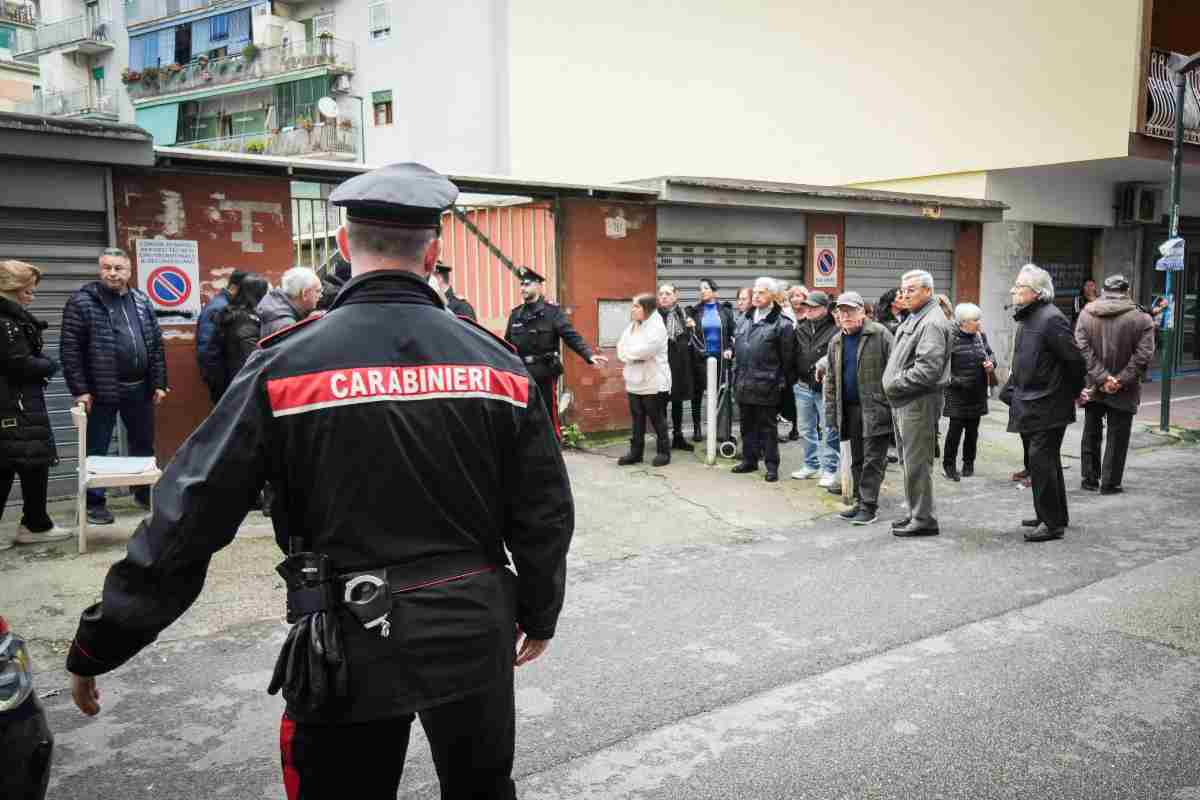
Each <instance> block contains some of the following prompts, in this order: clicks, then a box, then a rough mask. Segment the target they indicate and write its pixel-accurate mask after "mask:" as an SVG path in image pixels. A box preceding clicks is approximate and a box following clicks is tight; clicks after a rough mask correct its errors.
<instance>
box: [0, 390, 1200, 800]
mask: <svg viewBox="0 0 1200 800" xmlns="http://www.w3.org/2000/svg"><path fill="white" fill-rule="evenodd" d="M1080 428H1081V426H1080V425H1076V426H1073V427H1072V429H1070V434H1069V436H1068V442H1067V444H1066V445H1065V446H1064V454H1065V455H1067V456H1068V457H1071V456H1073V455H1077V454H1078V436H1079V432H1080V430H1079V429H1080ZM981 436H982V440H981V443H980V457H979V458H980V461H979V463H977V470H978V473H979V476H978V477H976V478H973V479H969V480H965V481H963V482H962V483H959V484H949V483H948V482H945V481H944V480H942V479H941V478H938V480H937V483H936V488H937V497H938V502H939V510H938V515H939V518H940V520H941V523H942V529H943V531H944V532H943V535H942V536H940V537H937V538H933V539H928V540H919V541H911V540H899V539H896V538H894V537H892V536H891V535H890V533H889V531H888V525H887V522H886V520H890V519H892V518H894V517H895V516H896V511H897V506H898V500H897V498H896V496H895V491H896V488H897V485H898V476H897V473H896V471H895V469H894V468H890V469H889V471H888V479H887V481H886V482H885V492H884V501H883V504H882V508H881V520H880V522H879V523H877V524H875V525H871V526H866V527H862V528H854V527H849V526H847V525H846V524H844V523H842V522H840V521H838V520H835V519H833V518H832V515H833V514H834V512H835V511H836V510H838V509H840V508H841V506H840V505H839V504H838V503H837V501H836V500H835V499H834V498H833V497H832V496H831V495H829V494H828V493H827V492H825V491H824V490H823V489H820V488H819V487H817V486H816V483H815V481H792V480H788V479H787V478H786V477H785V478H784V479H783V480H781V481H780V483H778V484H767V483H765V482H764V481H763V480H762V474H761V473H759V475H757V476H754V475H748V476H738V475H732V474H729V472H728V466H729V465H730V464H729V462H722V465H721V467H720V468H709V467H706V466H704V465H703V464H702V463H700V460H699V458H698V457H697V456H694V455H689V454H686V453H683V454H681V453H678V452H676V453H675V454H674V462H673V463H672V464H671V465H669V466H667V467H663V468H658V469H656V468H651V467H648V466H645V465H640V466H636V467H627V468H619V467H617V466H616V464H615V462H614V460H613V458H612V457H613V456H615V455H618V454H620V453H621V452H623V451H624V446H623V445H613V446H610V447H607V448H604V449H603V450H602V451H600V452H592V453H587V454H582V453H569V454H567V462H568V466H569V469H570V471H571V476H572V483H573V486H574V490H575V494H576V501H577V520H578V522H577V534H576V540H575V543H574V545H573V548H572V552H571V555H570V567H569V569H570V573H569V586H568V596H567V603H566V608H565V610H564V613H563V617H562V620H561V622H560V626H559V635H558V636H557V637H556V639H555V641H554V643H553V645H552V646H551V648H550V650H549V652H548V653H547V655H546V657H545V658H544V659H542V660H541V661H538V662H537V663H535V664H533V665H531V666H529V667H527V668H523V669H522V670H520V671H518V675H517V706H518V742H517V760H516V772H517V776H518V791H519V793H520V796H522V797H526V798H547V799H549V798H618V797H622V798H623V797H637V798H709V797H711V798H718V797H721V798H727V797H756V798H775V797H778V798H785V797H786V798H802V797H803V798H884V797H887V798H942V797H944V798H960V797H962V798H967V797H970V798H1017V797H1034V796H1036V797H1049V798H1057V797H1061V798H1092V797H1095V798H1172V799H1173V800H1197V798H1200V757H1198V756H1200V753H1198V749H1200V748H1198V746H1197V742H1200V525H1198V524H1197V522H1196V517H1195V510H1196V508H1197V502H1198V501H1200V448H1198V447H1196V446H1186V445H1179V444H1176V443H1173V442H1172V441H1171V440H1166V439H1163V438H1161V437H1158V436H1156V435H1154V434H1152V433H1150V432H1148V431H1144V430H1143V431H1139V433H1138V434H1137V435H1136V436H1135V439H1134V444H1135V447H1137V448H1138V449H1136V450H1135V451H1134V452H1133V453H1131V455H1130V463H1129V469H1128V472H1127V478H1126V481H1125V486H1126V490H1127V491H1126V494H1124V495H1118V496H1111V497H1099V496H1097V495H1093V494H1088V493H1084V492H1081V491H1079V490H1078V488H1077V487H1078V471H1077V463H1076V464H1075V465H1074V468H1073V469H1072V470H1070V471H1069V472H1068V473H1067V480H1068V487H1071V491H1070V502H1071V517H1072V521H1073V523H1074V524H1073V527H1072V528H1070V529H1069V530H1068V533H1067V537H1066V538H1065V539H1064V540H1063V541H1060V542H1050V543H1046V544H1041V545H1031V544H1026V543H1025V542H1023V541H1022V540H1021V538H1020V531H1019V520H1020V519H1021V518H1022V516H1028V511H1029V508H1030V504H1031V500H1030V496H1029V491H1028V490H1026V489H1021V488H1020V487H1019V486H1017V485H1016V484H1013V483H1011V482H1010V481H1009V480H1008V478H1007V476H1008V474H1009V473H1010V472H1012V471H1013V470H1014V469H1017V468H1018V466H1019V460H1020V445H1019V442H1018V441H1017V440H1016V438H1015V437H1011V436H1008V435H1007V434H1004V433H1003V419H1002V418H1001V417H1000V416H999V415H997V414H992V415H991V416H990V417H988V418H986V419H985V423H984V426H983V432H982V434H981ZM652 447H653V445H652V443H651V442H648V443H647V452H651V451H652ZM781 452H782V454H783V464H782V467H781V474H785V475H786V473H787V472H789V471H790V470H792V469H796V468H797V467H798V466H799V460H800V458H799V454H800V445H798V444H787V445H783V446H782V447H781ZM1068 460H1070V458H1069V459H1068ZM131 522H132V514H126V515H123V523H124V527H122V526H116V527H114V528H112V529H109V530H106V531H104V532H103V534H102V535H101V536H98V537H97V545H96V548H95V551H94V552H91V553H89V554H88V555H86V556H82V557H80V556H76V555H75V554H74V552H73V550H72V549H71V548H70V546H69V543H67V545H44V546H38V547H33V548H16V549H14V550H11V551H8V552H6V553H0V609H3V613H5V614H6V615H7V616H9V617H10V619H11V620H12V621H13V622H14V623H15V625H16V627H17V629H18V630H19V631H20V632H21V633H22V634H23V635H25V636H26V637H28V638H30V639H31V640H33V642H34V653H35V658H36V659H37V663H38V666H39V667H40V668H41V670H42V671H41V672H39V674H38V676H37V681H38V688H39V690H40V691H42V692H51V691H53V690H55V689H58V688H61V687H63V686H64V685H65V675H64V674H63V673H62V672H61V671H60V669H59V666H60V665H61V655H60V654H59V653H58V652H57V650H58V649H60V648H61V647H62V645H63V643H64V642H65V641H67V640H69V638H70V636H71V632H72V630H73V627H74V621H75V618H76V616H77V614H78V612H79V610H80V609H82V607H83V606H84V605H86V604H87V603H88V602H90V600H91V598H92V597H94V596H95V594H96V592H97V591H98V590H99V587H100V583H101V580H102V577H103V573H104V570H105V569H106V567H107V565H108V564H110V563H111V562H112V561H113V560H115V559H116V558H117V557H118V556H119V555H120V553H121V552H122V548H123V544H124V539H125V537H127V536H128V531H129V530H130V524H129V523H131ZM277 560H278V555H277V552H276V551H275V547H274V543H273V541H272V539H271V537H270V528H269V525H268V524H266V522H265V521H264V520H262V518H261V517H258V516H257V515H255V516H253V517H252V518H251V519H250V520H248V523H247V525H246V526H245V527H244V529H243V531H242V532H241V533H240V534H239V536H238V538H237V539H236V540H235V542H234V543H233V544H232V545H231V546H230V547H229V548H227V550H226V551H224V552H222V553H221V554H219V555H218V557H217V558H216V559H214V562H213V568H212V569H213V571H212V574H211V575H210V580H209V582H208V584H207V585H206V587H205V590H204V593H203V594H202V595H201V598H200V601H199V602H198V603H197V605H196V607H194V608H193V609H192V610H190V611H189V612H188V613H187V614H186V615H185V616H184V618H183V619H181V620H180V621H179V622H178V623H177V624H176V625H175V626H173V627H172V628H171V629H169V630H168V631H167V632H166V634H165V635H164V636H163V638H162V639H161V640H160V641H159V642H158V643H156V644H155V645H153V646H151V647H150V648H147V650H146V651H144V652H143V653H142V654H141V655H140V656H139V657H138V658H136V659H135V660H134V661H132V662H131V663H130V664H128V665H126V666H124V667H122V668H121V669H119V670H117V671H115V672H114V673H113V674H111V675H109V676H106V677H104V678H102V679H101V688H102V691H103V692H104V698H103V699H104V710H103V712H102V714H101V715H100V716H99V717H97V718H95V719H92V720H88V719H84V718H83V717H81V716H80V715H79V714H78V713H77V712H75V711H74V709H73V706H71V704H70V699H69V697H68V696H67V694H65V693H62V694H59V695H57V696H53V697H50V698H48V699H47V700H46V704H47V709H48V713H49V717H50V722H51V725H52V727H53V728H54V730H55V731H56V734H57V736H58V749H57V751H56V756H55V767H54V777H53V780H52V784H51V791H50V797H52V798H77V797H89V798H120V800H137V798H150V797H154V798H162V797H169V798H193V797H195V798H200V797H206V798H207V797H222V798H224V797H229V798H255V799H256V800H257V799H258V798H272V800H278V798H282V797H283V791H282V787H281V785H280V777H279V767H278V752H277V737H278V720H279V713H280V710H281V702H280V700H279V699H278V698H272V697H268V696H267V695H266V694H265V685H266V682H267V678H268V676H269V672H270V669H271V667H272V665H273V663H274V659H275V654H276V652H277V649H278V646H279V644H280V642H282V639H283V637H284V634H285V632H286V629H285V627H284V626H283V625H282V623H281V620H280V618H281V616H282V591H281V586H280V582H279V580H278V579H277V578H276V577H275V575H274V572H273V566H274V564H275V562H276V561H277ZM421 739H422V737H421V734H420V729H419V726H414V731H413V744H412V746H411V747H410V750H409V756H408V762H407V765H406V776H405V780H404V783H403V785H402V788H401V793H400V796H401V797H405V798H435V797H437V796H438V791H437V785H436V780H435V776H434V773H433V769H432V765H431V764H430V762H429V757H428V748H427V747H426V745H425V744H424V742H423V741H422V740H421Z"/></svg>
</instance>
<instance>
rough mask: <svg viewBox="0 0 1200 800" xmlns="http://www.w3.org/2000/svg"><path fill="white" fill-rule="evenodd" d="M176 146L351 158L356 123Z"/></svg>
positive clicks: (355, 148)
mask: <svg viewBox="0 0 1200 800" xmlns="http://www.w3.org/2000/svg"><path fill="white" fill-rule="evenodd" d="M179 146H180V147H191V148H193V149H196V150H218V151H220V152H223V153H249V154H252V155H263V156H299V157H305V156H316V157H326V158H331V159H335V160H353V159H355V158H357V157H358V127H357V126H355V125H345V124H343V125H340V126H339V125H334V124H325V125H315V126H313V128H312V130H306V129H305V128H303V127H299V128H287V129H284V130H282V131H280V132H279V133H245V134H242V135H240V136H225V137H222V138H220V139H202V140H200V141H196V142H180V143H179Z"/></svg>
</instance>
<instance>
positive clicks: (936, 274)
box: [845, 247, 954, 305]
mask: <svg viewBox="0 0 1200 800" xmlns="http://www.w3.org/2000/svg"><path fill="white" fill-rule="evenodd" d="M914 269H923V270H925V271H926V272H928V273H929V274H931V275H933V285H934V287H935V288H934V290H935V291H936V292H937V293H938V294H945V295H946V296H948V297H951V298H953V297H954V251H953V250H909V249H904V248H898V247H847V248H846V277H845V285H846V290H847V291H854V292H858V293H859V294H861V295H862V296H863V299H864V300H866V301H867V302H868V303H871V304H872V305H874V304H875V303H876V302H877V301H878V300H879V297H880V296H881V295H882V294H883V293H884V292H886V291H887V290H888V289H895V288H897V287H899V286H900V276H901V275H903V274H904V273H906V272H908V271H909V270H914Z"/></svg>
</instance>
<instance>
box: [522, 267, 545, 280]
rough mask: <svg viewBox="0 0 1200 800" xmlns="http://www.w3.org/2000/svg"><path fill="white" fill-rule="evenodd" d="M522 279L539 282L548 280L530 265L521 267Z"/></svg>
mask: <svg viewBox="0 0 1200 800" xmlns="http://www.w3.org/2000/svg"><path fill="white" fill-rule="evenodd" d="M521 280H522V281H537V282H538V283H545V282H546V279H545V278H543V277H542V276H541V275H538V274H537V273H536V272H534V271H533V270H531V269H530V268H529V267H521Z"/></svg>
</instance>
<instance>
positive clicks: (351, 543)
mask: <svg viewBox="0 0 1200 800" xmlns="http://www.w3.org/2000/svg"><path fill="white" fill-rule="evenodd" d="M456 195H457V189H456V188H455V187H454V185H453V184H452V183H450V182H449V181H448V180H446V179H445V178H443V177H442V176H440V175H438V174H437V173H435V172H433V171H432V170H429V169H428V168H426V167H422V166H421V165H419V164H396V165H392V166H389V167H384V168H382V169H379V170H375V171H372V172H368V173H366V174H363V175H360V176H357V177H355V178H352V179H350V180H348V181H346V182H345V183H343V184H342V185H341V186H339V187H338V188H337V189H336V190H335V191H334V192H333V194H332V195H331V197H330V202H332V203H333V204H334V205H340V206H346V207H347V218H348V220H349V222H348V229H347V230H346V231H344V232H343V233H340V234H339V237H338V238H339V247H340V248H342V249H343V250H344V251H346V254H347V255H348V256H349V257H351V259H352V261H353V265H354V277H353V278H352V279H351V280H350V282H349V283H347V284H346V286H345V287H344V288H343V289H342V291H341V293H340V294H339V295H338V299H337V301H336V302H335V303H334V305H333V308H332V310H330V312H329V313H328V314H326V315H324V316H323V317H309V318H308V319H306V320H305V321H304V322H302V323H300V324H297V325H294V326H292V327H291V328H289V329H287V330H285V331H281V332H280V333H278V334H276V335H275V336H274V337H271V338H268V339H266V340H264V341H263V344H262V347H261V348H260V349H259V350H258V351H256V352H255V353H254V355H253V356H251V358H250V360H249V361H248V362H247V363H246V366H245V368H244V369H243V370H242V371H241V372H240V373H239V374H238V376H237V378H236V379H235V380H234V382H233V384H232V385H231V386H230V387H229V389H228V390H227V391H226V392H225V395H224V396H223V397H222V398H221V402H220V403H219V404H218V405H217V407H216V409H215V410H214V411H213V413H212V414H211V415H210V416H209V417H208V419H206V420H205V421H204V422H203V423H202V424H201V426H200V428H199V429H198V430H197V431H196V433H195V434H194V435H193V436H192V437H190V438H189V439H188V441H187V442H186V443H184V445H183V447H182V448H180V450H179V453H178V454H177V455H176V457H175V458H174V459H173V460H172V462H171V463H170V464H169V465H168V466H167V468H166V470H165V472H164V474H163V477H162V479H161V481H160V482H159V484H158V489H157V490H156V493H155V505H154V513H153V515H152V516H151V517H150V518H149V519H148V520H147V521H146V522H144V523H142V525H141V526H139V528H138V530H137V532H136V533H135V534H134V537H133V540H132V541H131V542H130V543H129V554H128V555H127V556H126V557H125V559H124V560H122V561H120V562H118V563H117V564H116V565H115V566H114V567H113V568H112V569H111V570H110V571H109V574H108V577H107V579H106V580H105V583H104V594H103V597H102V599H101V601H100V602H99V603H97V604H96V605H93V606H91V607H90V608H88V609H87V610H86V611H85V612H84V613H83V617H82V619H81V620H80V624H79V629H78V632H77V633H76V635H75V639H74V641H73V643H72V645H71V649H70V651H69V654H68V657H67V669H68V671H69V672H71V673H72V694H73V697H74V699H75V702H76V704H77V705H78V706H79V707H80V709H81V710H82V711H83V712H84V713H86V714H89V715H91V714H95V713H97V712H98V711H99V710H100V709H99V704H98V694H97V691H96V681H95V677H94V676H96V675H100V674H103V673H106V672H108V671H110V670H113V669H115V668H117V667H118V666H120V665H121V664H123V663H124V662H125V661H127V660H129V659H130V658H131V657H133V655H134V654H136V653H137V652H138V651H139V650H141V649H142V648H143V647H145V646H146V645H147V644H149V643H150V642H152V641H154V639H155V638H156V637H157V636H158V635H159V633H161V632H162V630H163V629H164V628H166V627H167V626H168V625H170V624H171V622H173V621H174V620H175V619H177V618H178V617H179V616H180V615H181V614H183V612H184V611H185V610H186V609H187V608H188V606H190V605H191V604H192V603H193V602H194V601H195V599H196V597H197V595H198V594H199V593H200V590H201V588H202V586H203V584H204V577H205V573H206V572H207V569H208V564H209V562H210V560H211V558H212V555H213V553H215V552H216V551H217V550H219V549H221V548H222V547H224V546H225V545H227V544H228V543H229V542H230V541H232V539H233V537H234V535H235V534H236V533H237V529H238V526H239V525H240V524H241V522H242V520H243V518H244V517H245V515H246V512H247V510H248V509H249V508H250V506H251V504H252V503H253V502H254V499H255V496H256V495H257V493H258V491H259V489H260V488H261V486H262V484H263V481H264V480H265V479H269V480H270V481H271V482H272V484H274V485H275V487H276V489H277V494H276V497H277V500H276V504H275V513H274V515H273V517H272V523H273V524H274V526H275V533H276V538H277V540H278V542H279V544H280V546H281V548H286V550H285V552H289V553H291V555H290V556H289V557H288V558H287V560H285V561H284V563H283V564H281V565H280V567H279V571H280V574H281V575H283V576H284V577H285V580H286V582H287V586H288V616H289V620H291V621H293V622H294V623H295V624H294V626H293V628H292V630H291V633H290V634H289V637H288V641H287V644H286V645H285V650H284V653H283V654H282V656H281V660H280V662H279V663H278V664H277V667H276V674H275V677H274V678H273V679H272V685H271V687H270V689H268V691H271V690H273V689H278V688H280V687H282V689H283V694H284V697H285V698H286V699H287V710H286V712H285V713H284V717H283V721H282V724H281V733H280V746H281V749H282V755H283V771H284V782H285V786H286V789H287V793H288V797H289V800H297V798H329V797H341V796H342V795H344V794H345V793H346V791H347V787H351V789H352V790H351V794H355V793H357V794H359V795H361V796H363V797H395V796H396V792H397V787H398V784H399V782H400V776H401V770H402V769H403V766H404V758H405V751H406V748H407V745H408V738H409V730H410V727H411V725H412V721H413V717H414V715H420V717H421V722H422V725H423V727H424V728H425V731H426V735H427V737H428V739H429V742H430V749H431V751H432V754H433V758H434V762H435V764H436V766H437V772H438V776H439V779H440V780H441V784H442V796H443V797H488V798H512V797H514V787H513V781H512V777H511V773H512V766H513V751H514V737H515V728H516V719H515V711H514V705H513V704H514V697H513V668H514V666H520V665H522V664H525V663H528V662H530V661H532V660H534V659H535V658H537V657H538V656H540V655H541V654H542V653H544V652H545V650H546V648H547V647H548V645H549V640H550V638H551V637H553V636H554V633H555V626H556V623H557V620H558V616H559V612H560V610H561V609H562V604H563V597H564V589H565V582H566V556H567V549H568V546H569V544H570V540H571V534H572V530H573V527H574V519H575V512H574V505H573V501H572V497H571V489H570V484H569V482H568V479H567V473H566V467H565V466H564V464H563V460H562V454H561V453H560V451H559V447H558V443H557V442H556V441H555V439H554V436H553V435H552V434H551V432H550V426H549V422H548V420H547V418H546V412H545V407H544V406H543V405H542V403H541V399H540V397H539V396H538V389H537V385H536V384H535V383H534V382H533V381H531V380H530V378H529V374H528V373H527V372H526V370H525V368H524V366H523V365H522V363H521V361H520V360H519V359H518V358H517V357H516V356H515V355H514V354H513V353H512V352H511V350H510V349H509V348H508V347H507V346H506V345H505V344H504V343H503V342H501V341H500V340H498V339H497V338H496V337H495V336H493V335H492V334H490V333H488V332H487V331H486V330H484V329H482V328H480V327H478V326H476V325H473V324H471V323H464V322H463V321H461V320H458V319H453V318H452V317H451V316H450V315H449V314H447V313H446V312H445V308H444V306H443V304H442V300H441V297H440V296H439V295H438V294H437V293H436V292H435V291H434V290H433V288H432V287H431V286H429V284H428V278H429V275H430V273H432V272H433V268H434V264H435V263H436V261H437V253H438V238H437V230H438V225H439V220H440V214H441V211H442V210H443V209H444V208H446V207H447V206H448V205H450V203H452V202H453V200H454V198H455V196H456ZM447 454H451V455H450V457H447ZM506 550H507V551H508V552H510V553H511V554H512V563H511V567H510V565H509V560H508V556H507V555H506ZM513 567H515V572H514V571H513V569H512V568H513Z"/></svg>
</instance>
